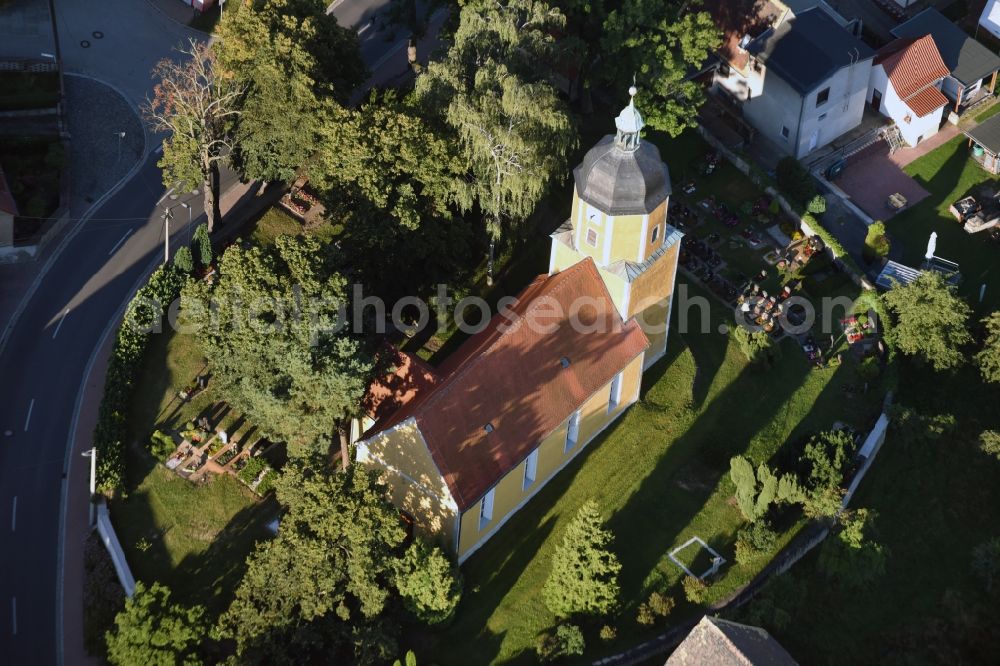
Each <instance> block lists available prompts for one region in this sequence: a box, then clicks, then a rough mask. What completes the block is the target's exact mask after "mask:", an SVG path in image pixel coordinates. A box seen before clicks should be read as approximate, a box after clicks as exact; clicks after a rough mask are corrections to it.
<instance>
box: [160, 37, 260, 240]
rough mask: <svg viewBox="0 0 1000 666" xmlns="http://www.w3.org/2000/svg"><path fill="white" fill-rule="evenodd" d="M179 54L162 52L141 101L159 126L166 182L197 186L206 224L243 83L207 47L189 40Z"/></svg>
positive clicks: (214, 206) (214, 215)
mask: <svg viewBox="0 0 1000 666" xmlns="http://www.w3.org/2000/svg"><path fill="white" fill-rule="evenodd" d="M178 51H179V52H180V58H179V59H175V58H164V59H163V60H161V61H160V62H159V63H157V65H156V67H154V68H153V77H154V79H157V80H158V83H157V84H156V86H155V87H154V88H153V97H152V98H151V99H148V100H147V101H146V103H145V104H144V105H143V107H142V112H143V115H144V116H145V118H146V120H147V121H148V122H149V123H150V124H151V125H152V126H153V129H154V130H156V131H157V132H165V133H166V134H167V138H165V139H164V140H163V157H162V158H161V159H160V161H159V162H157V164H158V165H159V167H160V168H161V169H163V184H164V185H165V186H166V187H175V186H180V187H183V188H185V189H190V188H193V187H199V186H201V188H202V191H203V192H204V197H205V198H204V201H205V219H206V221H207V223H208V230H209V231H212V230H213V229H214V228H215V222H216V220H218V219H219V217H220V213H219V202H218V199H219V166H220V164H221V163H223V162H225V161H226V160H228V159H229V156H230V154H231V152H232V149H233V130H234V127H235V124H236V121H237V119H238V118H239V116H240V113H241V111H240V106H239V102H240V99H241V97H242V95H243V91H244V88H243V86H242V84H241V83H240V82H239V81H234V80H233V79H231V78H229V77H226V76H221V75H220V72H219V65H218V62H217V60H216V55H215V52H214V51H213V50H212V47H211V46H209V45H207V44H204V43H200V42H197V41H195V40H193V39H192V40H189V41H188V45H187V46H186V47H182V48H180V49H178Z"/></svg>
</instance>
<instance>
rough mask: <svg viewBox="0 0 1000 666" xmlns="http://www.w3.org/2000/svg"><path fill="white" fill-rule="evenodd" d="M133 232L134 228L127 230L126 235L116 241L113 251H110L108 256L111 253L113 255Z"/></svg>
mask: <svg viewBox="0 0 1000 666" xmlns="http://www.w3.org/2000/svg"><path fill="white" fill-rule="evenodd" d="M131 233H132V229H129V230H128V231H126V232H125V235H124V236H122V237H121V238H119V239H118V242H117V243H115V246H114V247H113V248H111V252H108V256H109V257H110V256H111V255H113V254H114V253H115V250H117V249H118V247H119V246H120V245H121V244H122V243H124V242H125V239H126V238H128V237H129V234H131Z"/></svg>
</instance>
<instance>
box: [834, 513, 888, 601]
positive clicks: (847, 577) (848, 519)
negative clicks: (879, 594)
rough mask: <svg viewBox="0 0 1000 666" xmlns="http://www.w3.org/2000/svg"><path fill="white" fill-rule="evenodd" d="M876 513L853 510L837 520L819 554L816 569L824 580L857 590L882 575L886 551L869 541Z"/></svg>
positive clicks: (874, 542)
mask: <svg viewBox="0 0 1000 666" xmlns="http://www.w3.org/2000/svg"><path fill="white" fill-rule="evenodd" d="M876 517H877V514H876V513H875V512H874V511H871V510H869V509H856V510H855V511H851V512H850V513H847V514H844V515H842V517H841V520H842V522H841V528H840V530H839V531H838V532H837V534H836V536H834V537H832V538H830V539H829V540H828V541H827V542H826V543H825V544H824V545H823V548H822V550H821V551H820V554H819V567H820V570H821V571H822V572H823V573H824V574H826V576H827V577H828V578H832V579H835V580H837V581H838V582H840V583H843V584H845V585H847V586H849V587H853V588H859V587H862V586H864V585H865V584H867V583H870V582H871V581H873V580H874V579H875V578H877V577H879V576H881V575H882V574H884V573H885V561H886V559H887V558H888V555H889V549H888V548H886V547H885V546H882V545H880V544H879V543H877V542H876V541H875V540H874V539H873V538H872V534H873V533H874V521H875V518H876Z"/></svg>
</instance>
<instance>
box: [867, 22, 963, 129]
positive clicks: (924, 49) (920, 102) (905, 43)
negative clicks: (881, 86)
mask: <svg viewBox="0 0 1000 666" xmlns="http://www.w3.org/2000/svg"><path fill="white" fill-rule="evenodd" d="M875 64H876V65H882V67H883V68H884V69H885V72H886V74H887V75H888V77H889V80H890V81H892V87H893V89H894V90H895V91H896V94H897V95H899V97H900V99H902V100H903V103H904V104H906V105H907V106H908V107H909V108H910V110H911V111H913V112H914V113H916V114H917V115H918V116H926V115H927V114H928V113H931V112H932V111H937V110H938V109H940V108H941V107H942V106H944V105H945V104H947V103H948V99H947V98H946V97H945V96H944V95H943V94H942V93H941V91H940V90H938V89H937V87H936V86H935V83H936V82H937V81H938V79H941V78H943V77H945V76H948V73H949V70H948V67H947V65H945V64H944V60H942V59H941V54H940V53H939V52H938V49H937V46H936V45H935V44H934V37H933V35H924V36H923V37H919V38H916V39H896V40H894V41H892V42H890V43H888V44H886V45H885V46H883V47H882V48H881V49H879V50H878V52H877V53H876V54H875Z"/></svg>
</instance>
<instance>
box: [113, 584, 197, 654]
mask: <svg viewBox="0 0 1000 666" xmlns="http://www.w3.org/2000/svg"><path fill="white" fill-rule="evenodd" d="M204 617H205V609H204V608H202V607H201V606H194V607H190V608H189V607H186V606H182V605H180V604H175V603H171V601H170V590H169V589H168V588H166V587H164V586H163V585H160V584H159V583H153V585H152V586H150V587H146V586H145V585H144V584H143V583H137V584H136V586H135V593H134V594H133V595H132V597H131V598H130V599H128V600H127V601H126V602H125V608H124V610H122V611H121V612H120V613H119V614H118V617H116V618H115V627H114V629H113V630H112V631H109V632H107V634H106V635H105V641H106V644H107V647H108V661H110V662H111V663H112V664H115V666H133V664H147V665H149V666H161V665H162V666H173V665H174V664H199V663H201V660H200V659H198V655H197V649H198V647H199V646H200V645H201V644H202V642H203V641H204V640H205V637H206V635H207V633H208V632H207V628H206V627H205V626H204V625H203V621H204Z"/></svg>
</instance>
